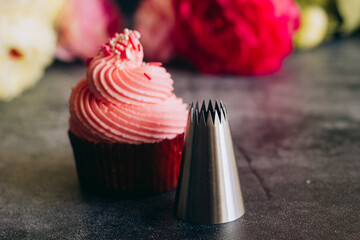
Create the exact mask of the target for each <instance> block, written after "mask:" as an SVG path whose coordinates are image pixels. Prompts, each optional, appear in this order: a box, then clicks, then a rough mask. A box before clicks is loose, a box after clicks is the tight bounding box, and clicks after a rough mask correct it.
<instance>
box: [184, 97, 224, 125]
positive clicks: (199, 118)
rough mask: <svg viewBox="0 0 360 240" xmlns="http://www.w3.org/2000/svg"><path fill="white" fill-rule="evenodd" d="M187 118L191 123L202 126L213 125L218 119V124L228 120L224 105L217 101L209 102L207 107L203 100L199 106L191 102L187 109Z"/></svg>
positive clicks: (197, 103)
mask: <svg viewBox="0 0 360 240" xmlns="http://www.w3.org/2000/svg"><path fill="white" fill-rule="evenodd" d="M189 117H190V119H191V122H192V123H195V124H204V125H209V124H210V123H211V124H215V123H216V122H217V120H216V119H218V121H219V124H222V123H225V122H226V121H227V120H228V115H227V108H226V105H225V104H224V103H223V102H222V101H218V100H215V101H212V100H209V101H208V104H207V106H206V102H205V100H203V101H202V103H201V105H200V104H199V102H198V101H196V102H195V104H194V102H192V103H191V104H190V107H189ZM209 120H211V121H209Z"/></svg>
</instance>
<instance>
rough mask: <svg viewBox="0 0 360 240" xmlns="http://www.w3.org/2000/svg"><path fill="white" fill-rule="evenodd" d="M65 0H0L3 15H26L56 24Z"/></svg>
mask: <svg viewBox="0 0 360 240" xmlns="http://www.w3.org/2000/svg"><path fill="white" fill-rule="evenodd" d="M64 2H65V0H10V1H9V0H0V6H1V10H0V12H1V14H2V15H6V16H9V15H12V14H18V15H22V16H24V15H26V16H31V17H32V18H37V19H38V20H40V21H43V22H46V23H49V24H51V25H56V23H57V21H58V18H59V14H60V12H61V10H62V8H63V5H64Z"/></svg>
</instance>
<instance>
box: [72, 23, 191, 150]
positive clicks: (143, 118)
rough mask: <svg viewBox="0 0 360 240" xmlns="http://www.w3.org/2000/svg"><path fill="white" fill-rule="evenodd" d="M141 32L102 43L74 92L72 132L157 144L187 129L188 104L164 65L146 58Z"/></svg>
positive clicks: (101, 138) (108, 139)
mask: <svg viewBox="0 0 360 240" xmlns="http://www.w3.org/2000/svg"><path fill="white" fill-rule="evenodd" d="M139 35H140V34H139V33H138V32H136V31H129V30H127V29H126V30H124V32H123V33H121V34H116V35H115V36H114V38H112V39H110V40H109V42H108V43H106V44H105V45H103V46H102V48H101V49H100V51H99V53H98V55H97V56H95V57H94V59H92V60H91V61H90V63H89V65H88V70H87V76H86V79H83V80H81V81H80V82H79V83H78V84H77V86H75V87H74V88H73V91H72V94H71V97H70V115H71V116H70V131H71V132H72V133H74V134H75V135H77V136H78V137H80V138H85V139H87V140H89V141H92V142H95V143H98V142H106V143H116V142H120V143H130V144H141V143H153V142H158V141H161V140H163V139H172V138H174V137H176V136H177V135H178V134H181V133H183V132H184V128H185V124H186V115H187V113H186V104H184V103H183V101H182V99H181V98H177V97H176V96H175V94H174V93H173V86H172V85H173V80H172V79H171V76H170V74H169V73H168V72H166V70H165V69H164V68H163V67H160V64H157V63H143V61H142V60H143V52H142V46H141V44H140V42H139V40H138V38H139Z"/></svg>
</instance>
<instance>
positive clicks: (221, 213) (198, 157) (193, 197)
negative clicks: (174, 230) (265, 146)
mask: <svg viewBox="0 0 360 240" xmlns="http://www.w3.org/2000/svg"><path fill="white" fill-rule="evenodd" d="M244 213H245V209H244V204H243V199H242V195H241V188H240V182H239V176H238V170H237V166H236V159H235V154H234V149H233V142H232V138H231V132H230V125H229V120H228V113H227V109H226V106H225V105H224V104H223V103H222V102H218V101H215V103H214V104H213V103H212V102H211V101H209V103H208V106H207V107H206V105H205V102H204V101H203V103H202V106H201V107H199V104H198V103H196V104H195V105H194V103H193V104H191V106H190V108H189V116H188V122H187V127H186V132H185V143H184V149H183V154H182V160H181V167H180V174H179V181H178V185H177V192H176V198H175V215H176V216H177V217H179V218H181V219H183V220H185V221H189V222H194V223H201V224H218V223H226V222H230V221H233V220H235V219H238V218H239V217H241V216H242V215H243V214H244Z"/></svg>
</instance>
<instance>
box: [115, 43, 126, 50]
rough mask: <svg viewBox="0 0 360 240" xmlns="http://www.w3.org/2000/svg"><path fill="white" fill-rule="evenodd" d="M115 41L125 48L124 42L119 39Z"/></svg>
mask: <svg viewBox="0 0 360 240" xmlns="http://www.w3.org/2000/svg"><path fill="white" fill-rule="evenodd" d="M116 43H118V44H120V45H121V46H123V47H124V48H126V44H125V43H123V42H120V41H117V42H116Z"/></svg>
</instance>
